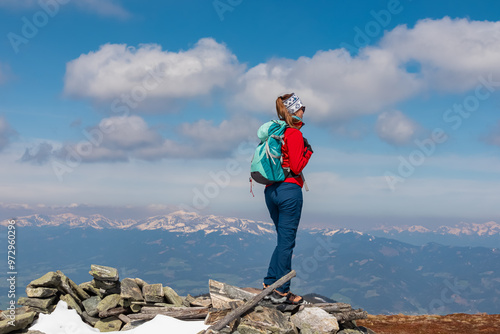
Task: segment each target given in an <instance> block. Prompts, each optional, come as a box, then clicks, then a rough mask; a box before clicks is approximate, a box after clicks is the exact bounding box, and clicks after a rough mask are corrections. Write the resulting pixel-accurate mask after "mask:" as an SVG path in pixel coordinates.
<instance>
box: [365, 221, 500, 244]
mask: <svg viewBox="0 0 500 334" xmlns="http://www.w3.org/2000/svg"><path fill="white" fill-rule="evenodd" d="M368 233H370V234H371V235H374V236H378V237H386V238H391V239H396V240H399V241H403V242H408V243H411V244H414V245H424V244H426V243H429V242H436V243H440V244H443V245H452V246H474V247H488V248H498V247H500V224H497V223H496V222H493V221H491V222H487V223H483V224H476V223H460V224H456V225H455V226H440V227H438V228H433V229H429V228H426V227H424V226H420V225H412V226H382V227H377V228H375V229H372V230H370V231H368Z"/></svg>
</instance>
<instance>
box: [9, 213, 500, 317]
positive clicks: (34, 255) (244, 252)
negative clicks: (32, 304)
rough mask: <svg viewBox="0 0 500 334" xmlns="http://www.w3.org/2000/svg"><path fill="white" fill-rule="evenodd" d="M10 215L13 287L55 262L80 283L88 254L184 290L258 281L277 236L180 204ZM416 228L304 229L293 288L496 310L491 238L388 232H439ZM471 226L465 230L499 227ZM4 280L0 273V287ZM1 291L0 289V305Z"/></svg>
mask: <svg viewBox="0 0 500 334" xmlns="http://www.w3.org/2000/svg"><path fill="white" fill-rule="evenodd" d="M16 222H17V226H18V227H19V228H18V230H16V231H17V234H16V238H17V239H16V245H17V250H18V254H17V255H18V256H17V262H16V264H17V267H18V272H19V274H18V286H19V287H23V286H26V285H27V284H28V283H29V282H30V281H31V280H33V279H35V278H38V277H40V276H41V275H43V274H45V273H46V272H47V271H52V270H58V269H59V270H62V271H63V272H64V273H66V274H67V275H71V277H72V278H73V279H74V280H75V281H76V282H77V283H82V282H85V281H88V280H90V279H91V277H90V276H89V274H88V268H89V267H90V264H93V263H95V264H103V265H108V266H113V267H116V268H118V269H119V272H120V277H122V278H125V277H140V278H143V279H145V280H146V281H148V282H150V283H158V282H161V283H164V284H165V285H169V286H172V287H173V288H174V289H176V290H177V291H179V293H181V294H184V295H185V294H187V293H191V294H199V293H206V292H207V291H206V290H207V281H208V279H209V278H213V279H217V280H221V281H224V282H227V283H229V284H233V285H237V286H241V287H245V286H253V287H260V285H261V282H262V277H263V276H264V274H265V271H266V268H267V264H268V261H269V257H270V254H271V253H272V251H273V248H274V246H275V243H276V234H275V232H274V226H273V224H271V223H268V222H261V221H252V220H246V219H238V218H225V217H220V216H200V215H198V214H195V213H187V212H183V211H179V212H174V213H172V214H169V215H165V216H157V217H151V218H148V219H143V220H139V221H134V220H123V221H117V220H110V219H107V218H105V217H103V216H101V215H93V216H89V217H80V216H77V215H73V214H64V215H55V216H43V215H32V216H28V217H20V218H18V219H17V220H16ZM6 224H7V221H3V222H1V223H0V225H4V226H5V225H6ZM485 226H487V227H488V228H489V229H491V230H494V229H495V228H496V226H495V225H493V224H488V225H485ZM417 230H418V229H407V230H404V229H403V230H400V231H398V230H396V229H392V228H388V229H386V230H379V231H378V232H377V231H373V232H377V233H380V234H381V236H382V237H378V236H374V235H372V234H371V232H370V234H368V233H362V232H359V231H352V230H348V229H303V230H301V231H299V233H298V236H297V246H296V248H295V251H294V259H293V261H294V262H293V263H294V269H296V270H297V277H296V278H294V280H293V282H292V289H293V290H294V291H295V292H297V293H301V294H306V293H318V294H321V295H324V296H327V297H328V298H331V299H334V300H337V301H342V302H347V303H351V304H352V305H353V306H354V307H361V308H363V309H365V310H367V311H368V312H370V313H372V314H381V313H385V314H388V313H408V314H422V313H439V314H446V313H457V312H464V313H476V312H486V313H500V297H499V294H498V291H500V250H499V249H498V245H499V244H498V243H497V246H496V247H490V248H485V247H458V246H449V245H448V246H445V245H442V244H439V243H434V242H426V243H425V244H423V245H415V242H402V241H397V240H394V238H389V237H388V236H389V235H390V234H391V233H393V234H394V235H396V236H398V237H401V236H404V235H408V238H410V239H412V238H413V239H415V238H416V236H425V235H427V236H429V235H432V236H440V237H441V238H442V237H444V236H443V235H440V234H438V233H435V232H432V231H431V232H417ZM412 231H413V232H412ZM477 231H484V229H481V228H479V227H478V229H477ZM488 231H490V230H488ZM480 233H481V234H477V235H476V234H474V235H473V237H474V238H479V239H483V240H490V238H495V237H498V234H491V235H490V234H489V232H480ZM446 236H449V237H453V238H462V237H464V235H463V234H460V235H458V236H457V235H455V234H446ZM0 237H1V238H6V229H5V228H0ZM466 237H472V236H467V235H466ZM413 239H412V240H413ZM491 240H493V239H491ZM413 241H415V240H413ZM5 252H6V249H5V248H4V249H1V248H0V257H2V256H4V258H5V257H6V254H5ZM5 284H7V283H6V282H4V283H1V282H0V287H4V286H5ZM20 290H22V289H21V288H20ZM5 298H6V295H5V296H0V308H1V305H3V304H4V303H5V302H6V300H5Z"/></svg>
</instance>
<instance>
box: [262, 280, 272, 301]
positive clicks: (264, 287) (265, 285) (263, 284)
mask: <svg viewBox="0 0 500 334" xmlns="http://www.w3.org/2000/svg"><path fill="white" fill-rule="evenodd" d="M262 286H263V288H262V290H265V289H266V288H268V287H269V285H268V284H266V283H262ZM269 298H271V297H270V295H267V296H265V297H264V300H269Z"/></svg>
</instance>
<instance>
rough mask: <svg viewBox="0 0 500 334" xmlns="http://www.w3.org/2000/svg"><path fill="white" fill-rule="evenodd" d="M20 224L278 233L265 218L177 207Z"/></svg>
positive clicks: (39, 217)
mask: <svg viewBox="0 0 500 334" xmlns="http://www.w3.org/2000/svg"><path fill="white" fill-rule="evenodd" d="M7 224H8V221H7V220H4V221H2V222H0V226H7ZM16 225H17V226H20V227H26V226H31V227H47V226H52V227H54V226H60V227H70V228H93V229H98V230H101V229H121V230H128V229H130V230H131V229H136V230H140V231H146V230H148V231H150V230H165V231H170V232H180V233H195V232H198V231H203V232H205V234H209V233H213V232H222V234H224V235H225V234H237V233H241V232H246V233H250V234H255V235H262V234H272V233H274V225H273V224H271V223H267V222H262V221H254V220H248V219H239V218H226V217H220V216H214V215H210V216H200V215H198V214H196V213H193V212H185V211H176V212H173V213H171V214H169V215H164V216H155V217H150V218H147V219H142V220H133V219H125V220H112V219H108V218H106V217H104V216H102V215H99V214H95V215H90V216H88V217H82V216H78V215H75V214H72V213H64V214H58V215H31V216H26V217H20V218H17V219H16Z"/></svg>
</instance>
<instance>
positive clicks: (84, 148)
mask: <svg viewBox="0 0 500 334" xmlns="http://www.w3.org/2000/svg"><path fill="white" fill-rule="evenodd" d="M258 125H259V122H258V121H256V120H255V119H251V118H232V119H230V120H224V121H222V122H221V123H220V124H218V125H217V124H215V125H214V123H213V122H212V121H208V120H203V119H202V120H199V121H197V122H194V123H184V124H182V125H180V126H179V127H178V135H179V137H180V138H179V140H177V141H174V140H172V139H168V138H164V137H163V136H162V135H161V134H160V133H159V132H158V131H157V129H154V128H152V127H150V126H148V124H147V123H146V122H145V121H144V119H143V118H141V117H139V116H135V115H134V116H126V117H124V116H120V117H117V116H115V117H109V118H105V119H103V120H102V121H101V122H100V123H99V124H98V125H96V126H94V127H90V128H87V129H86V130H84V131H83V132H82V135H83V137H85V139H84V140H82V141H80V142H78V143H66V144H64V145H61V144H59V145H58V144H55V143H48V142H38V143H36V144H35V145H33V146H32V147H30V148H26V149H25V153H24V155H23V156H22V158H21V159H20V160H19V161H20V162H30V163H32V164H38V165H42V164H45V163H47V162H49V161H50V160H51V159H56V160H58V161H66V160H67V159H70V160H72V161H76V162H77V163H81V162H83V163H85V162H106V161H107V162H118V161H129V160H131V159H139V160H151V161H155V160H161V159H169V158H174V159H177V158H182V159H184V158H186V159H199V158H213V159H220V158H226V157H229V156H230V155H231V154H232V153H233V152H235V150H237V149H238V148H239V146H240V145H241V144H244V143H245V142H246V141H247V142H248V140H249V138H252V144H254V143H255V142H256V129H257V128H258Z"/></svg>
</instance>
